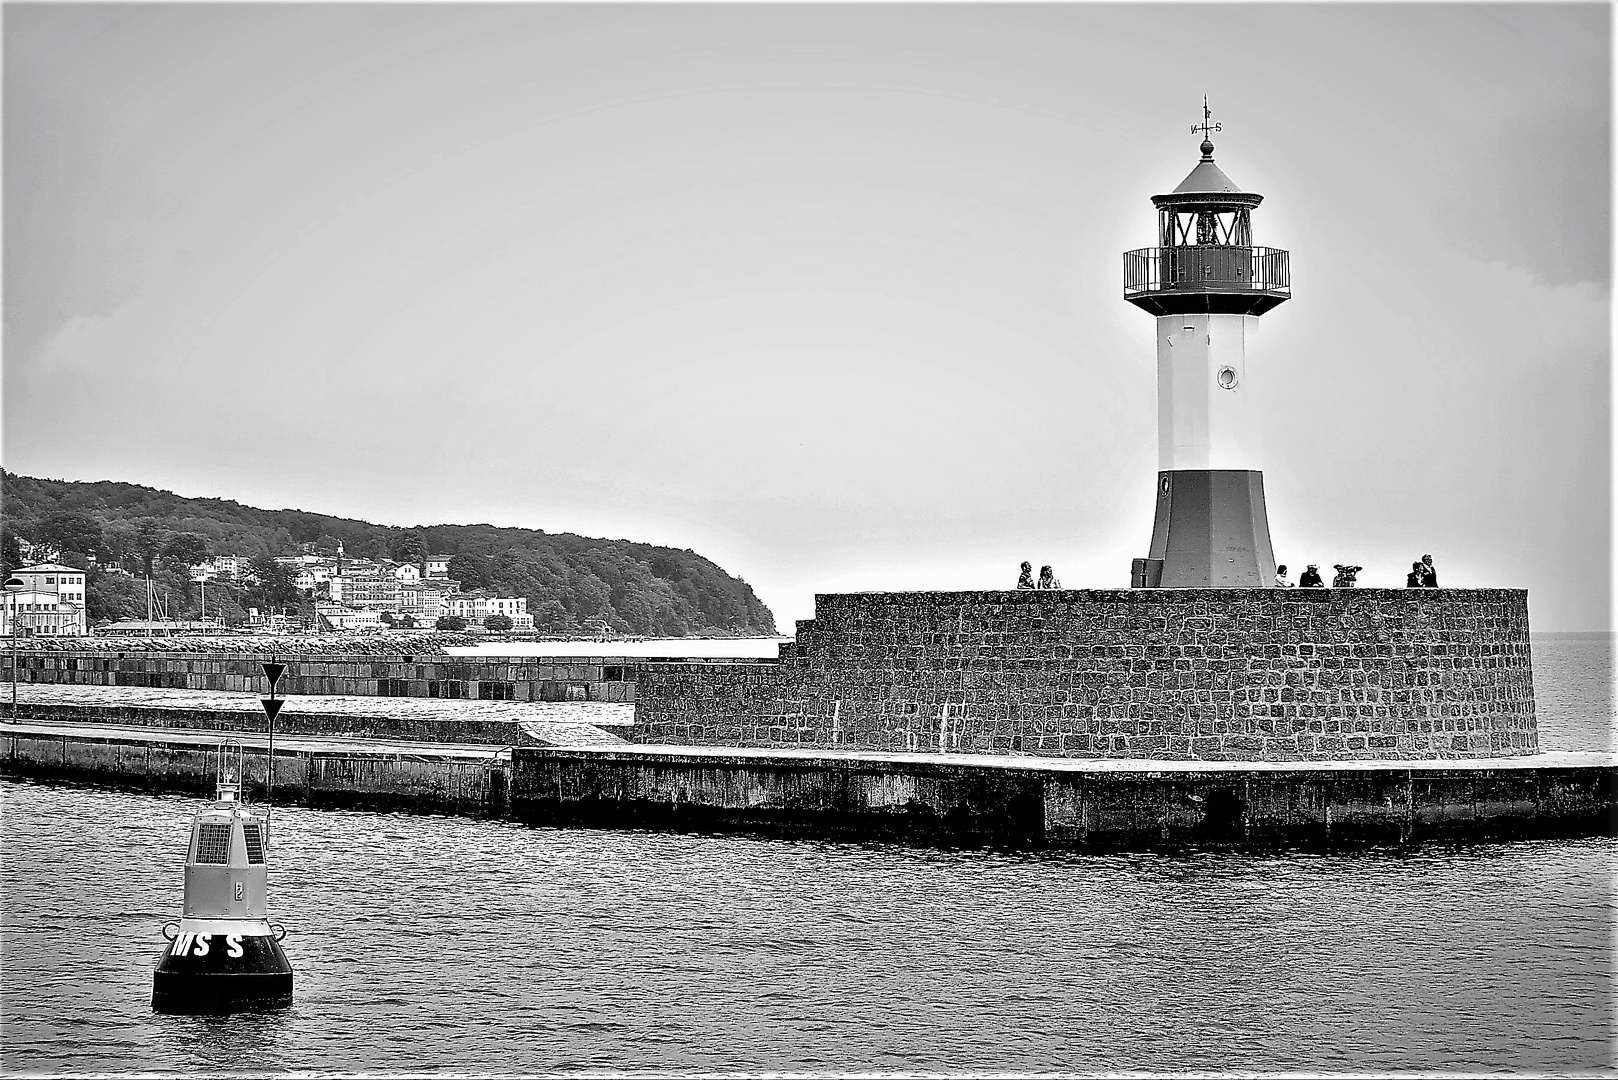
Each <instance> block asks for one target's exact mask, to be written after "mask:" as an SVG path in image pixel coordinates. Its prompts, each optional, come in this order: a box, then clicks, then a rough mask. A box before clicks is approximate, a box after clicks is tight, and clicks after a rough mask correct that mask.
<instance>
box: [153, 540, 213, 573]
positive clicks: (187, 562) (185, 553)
mask: <svg viewBox="0 0 1618 1080" xmlns="http://www.w3.org/2000/svg"><path fill="white" fill-rule="evenodd" d="M163 557H164V558H165V559H173V560H174V561H175V562H177V563H179V564H180V565H182V566H196V565H198V564H199V563H204V562H207V561H208V538H207V537H206V536H198V535H197V534H196V533H192V532H187V533H180V534H179V535H178V536H175V537H173V538H171V539H170V540H169V542H168V543H167V544H164V545H163Z"/></svg>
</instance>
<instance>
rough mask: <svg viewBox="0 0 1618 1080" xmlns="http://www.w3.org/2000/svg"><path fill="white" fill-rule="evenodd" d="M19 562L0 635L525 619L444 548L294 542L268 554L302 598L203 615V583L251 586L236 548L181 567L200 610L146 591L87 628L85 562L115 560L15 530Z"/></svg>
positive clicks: (376, 627)
mask: <svg viewBox="0 0 1618 1080" xmlns="http://www.w3.org/2000/svg"><path fill="white" fill-rule="evenodd" d="M17 543H18V548H19V550H20V552H21V553H22V556H23V559H24V560H25V561H26V565H24V566H21V567H19V568H18V569H17V570H15V571H13V572H12V575H11V580H12V581H13V582H14V584H12V585H8V587H7V589H6V595H5V598H4V606H3V608H0V635H4V636H8V637H9V636H11V635H12V634H13V633H15V634H16V636H18V637H25V638H26V637H85V636H89V635H91V634H95V635H103V634H105V635H110V636H117V635H137V636H153V635H170V634H186V633H208V634H212V633H219V632H223V631H228V630H240V631H245V632H249V633H255V634H265V633H269V634H276V633H319V632H327V631H382V630H388V629H394V628H398V629H402V630H413V629H421V630H434V629H436V630H465V629H468V628H481V629H483V630H488V631H496V632H501V631H510V632H516V633H524V632H530V631H532V630H533V629H534V617H533V615H531V614H530V613H529V611H528V599H527V598H526V597H521V596H495V595H492V594H491V593H490V592H489V590H486V589H480V588H472V589H463V588H462V583H461V582H460V581H458V580H456V579H455V578H454V577H452V576H451V573H450V564H451V562H452V561H453V560H452V557H451V556H449V555H428V556H426V557H425V558H423V559H422V560H421V561H420V562H419V563H409V562H398V561H395V560H391V559H374V558H349V557H347V556H346V555H345V553H344V551H343V545H342V542H341V541H339V542H338V543H337V551H336V553H335V554H332V555H323V554H317V553H316V552H315V551H314V545H313V544H302V545H299V547H300V548H301V549H302V550H301V551H300V553H299V554H296V555H283V556H277V557H275V558H274V560H273V562H274V564H275V565H276V566H278V567H282V568H284V570H285V571H286V573H287V576H288V578H289V579H290V582H291V584H292V585H293V586H294V587H296V589H297V590H298V591H299V593H301V594H302V595H303V597H304V598H305V602H304V603H302V604H299V605H293V606H289V607H288V608H284V609H273V610H272V609H260V608H257V607H253V608H249V609H248V610H247V618H246V620H245V621H244V622H243V623H241V624H240V625H237V626H231V625H228V624H227V623H226V622H225V621H224V620H223V619H220V618H217V617H216V618H209V617H208V616H207V614H206V613H207V588H208V584H209V583H210V582H213V583H216V584H218V585H226V584H234V585H253V584H257V583H258V580H259V576H260V575H259V574H258V572H257V571H256V570H255V569H254V566H253V564H252V562H251V561H250V560H249V559H247V558H245V557H243V556H240V555H215V556H213V557H211V558H208V559H205V560H203V561H200V562H197V563H194V564H191V565H190V566H189V568H188V569H189V576H190V579H191V581H192V582H193V583H195V584H196V586H197V587H198V590H199V594H200V596H201V598H202V606H201V609H200V617H199V618H195V619H171V618H167V617H165V616H166V612H164V611H163V610H162V609H161V606H160V604H159V601H158V600H157V598H156V596H155V594H154V595H153V602H152V607H153V610H152V611H151V612H149V617H148V618H146V619H119V620H116V621H112V622H107V623H105V624H104V625H100V626H92V625H91V622H90V620H89V618H88V616H87V605H86V603H85V587H86V579H87V577H88V575H89V572H90V571H91V570H92V569H99V570H100V571H101V572H104V573H108V574H121V575H124V576H130V577H132V576H134V575H133V574H132V572H131V571H129V570H127V569H125V568H123V567H121V566H117V565H111V564H109V565H104V566H100V567H99V568H98V567H96V566H95V559H94V556H90V557H88V559H87V560H86V561H87V562H88V563H89V564H90V565H88V566H85V567H79V566H71V565H68V564H66V563H64V562H61V561H59V560H60V559H61V558H62V553H61V551H60V550H59V549H58V548H55V547H52V546H50V545H49V544H44V543H31V542H29V541H28V540H27V539H26V538H23V537H20V536H19V537H18V538H17Z"/></svg>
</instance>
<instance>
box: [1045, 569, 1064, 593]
mask: <svg viewBox="0 0 1618 1080" xmlns="http://www.w3.org/2000/svg"><path fill="white" fill-rule="evenodd" d="M1039 587H1040V588H1041V589H1060V588H1061V587H1062V583H1061V582H1060V581H1057V580H1056V575H1055V574H1053V573H1051V568H1050V567H1048V566H1041V567H1040V568H1039Z"/></svg>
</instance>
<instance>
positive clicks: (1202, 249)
mask: <svg viewBox="0 0 1618 1080" xmlns="http://www.w3.org/2000/svg"><path fill="white" fill-rule="evenodd" d="M1231 290H1254V291H1259V292H1270V293H1281V294H1284V295H1291V292H1292V274H1291V270H1290V269H1289V267H1288V263H1287V253H1286V252H1285V251H1283V250H1282V249H1280V248H1267V247H1230V246H1226V245H1215V244H1206V245H1200V244H1199V245H1195V246H1187V247H1167V248H1138V249H1137V250H1135V251H1126V252H1124V297H1125V299H1128V298H1129V297H1131V296H1138V295H1141V294H1143V293H1152V292H1171V291H1172V292H1182V291H1183V292H1191V291H1198V292H1228V291H1231Z"/></svg>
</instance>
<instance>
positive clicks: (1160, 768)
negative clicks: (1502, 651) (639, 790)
mask: <svg viewBox="0 0 1618 1080" xmlns="http://www.w3.org/2000/svg"><path fill="white" fill-rule="evenodd" d="M523 752H524V753H533V754H538V755H542V756H546V757H557V756H569V757H595V758H604V759H610V760H614V761H631V760H645V761H648V762H655V761H659V760H663V761H674V760H680V759H690V760H704V761H708V762H711V763H713V764H716V765H718V764H736V765H760V766H763V765H768V764H775V763H779V764H782V765H799V766H803V765H825V764H829V763H833V762H836V763H843V764H847V765H857V764H859V763H862V762H863V763H869V764H872V765H882V766H903V765H919V764H931V765H949V766H954V767H961V766H971V767H976V768H984V769H1020V770H1032V771H1036V772H1060V773H1074V772H1081V773H1258V772H1377V771H1388V770H1393V771H1398V772H1405V771H1409V770H1412V769H1414V770H1417V771H1420V772H1427V771H1433V770H1439V771H1444V772H1474V771H1481V770H1500V769H1507V770H1532V769H1589V768H1607V769H1610V768H1614V767H1618V754H1606V753H1599V752H1595V751H1584V750H1552V751H1549V752H1546V753H1543V754H1527V755H1523V756H1520V757H1502V758H1407V759H1366V760H1345V761H1200V760H1196V761H1183V760H1167V759H1158V758H1058V757H1042V756H1040V755H1037V754H1017V755H1010V756H1008V755H1000V754H925V753H918V754H912V753H884V752H880V751H874V750H830V749H823V748H822V749H804V750H795V749H780V748H776V747H752V746H678V745H669V744H654V743H619V744H614V745H603V746H566V747H552V746H543V747H525V748H524V749H523Z"/></svg>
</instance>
